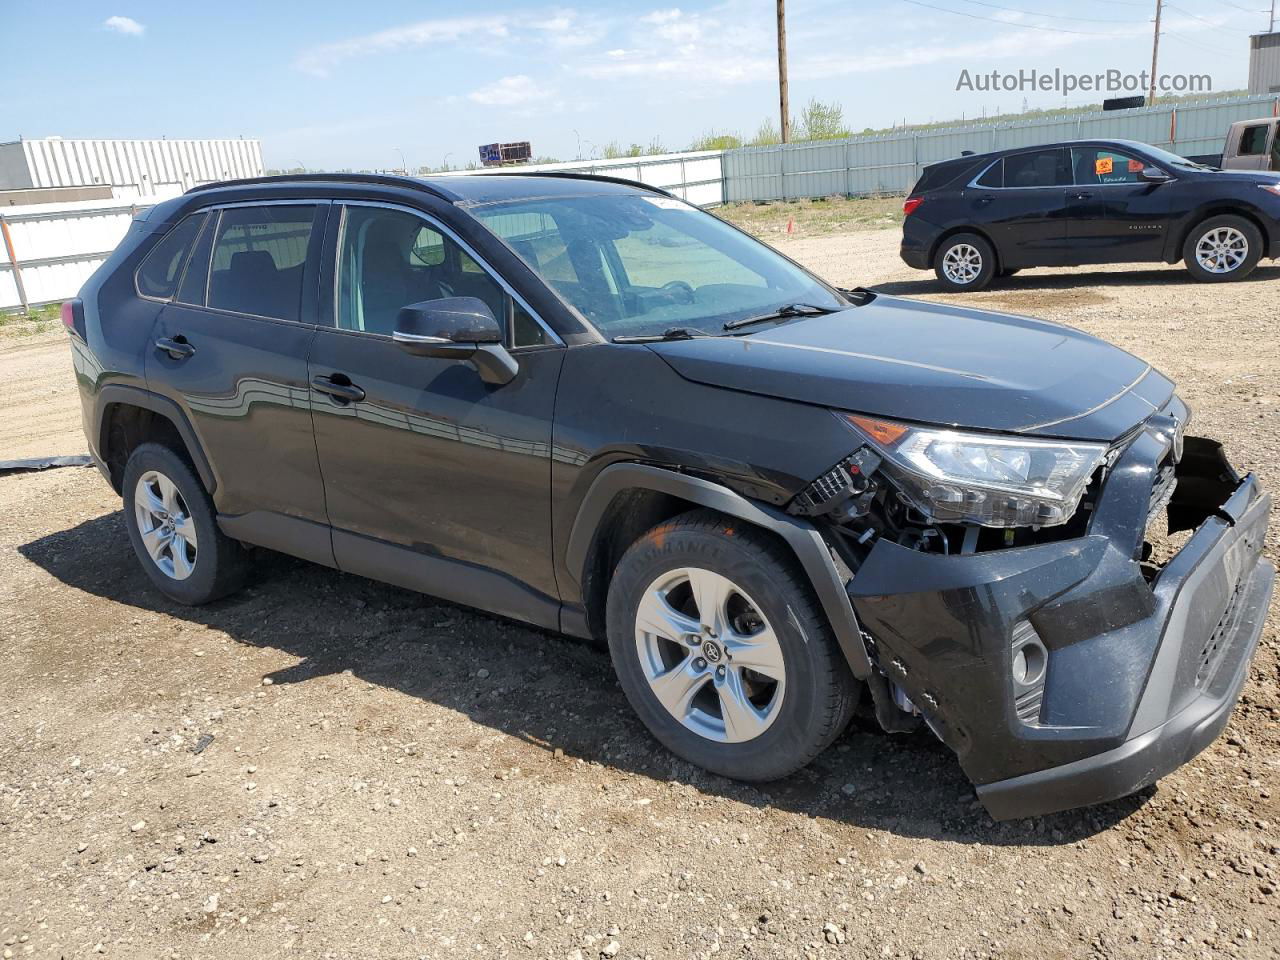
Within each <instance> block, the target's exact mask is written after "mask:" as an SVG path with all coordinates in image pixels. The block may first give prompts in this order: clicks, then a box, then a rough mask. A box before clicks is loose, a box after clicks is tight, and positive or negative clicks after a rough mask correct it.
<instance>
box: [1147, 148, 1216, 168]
mask: <svg viewBox="0 0 1280 960" xmlns="http://www.w3.org/2000/svg"><path fill="white" fill-rule="evenodd" d="M1142 150H1143V152H1144V153H1146V154H1147V155H1148V156H1150V157H1151V159H1152V160H1154V161H1155V162H1156V163H1159V164H1163V165H1164V166H1166V167H1181V168H1182V169H1184V170H1212V169H1213V167H1206V166H1205V165H1204V164H1203V163H1195V162H1193V161H1191V160H1188V159H1187V158H1186V157H1180V156H1178V155H1177V154H1176V153H1170V152H1169V151H1168V150H1161V149H1160V148H1159V147H1152V146H1149V145H1148V144H1145V143H1144V144H1143V145H1142Z"/></svg>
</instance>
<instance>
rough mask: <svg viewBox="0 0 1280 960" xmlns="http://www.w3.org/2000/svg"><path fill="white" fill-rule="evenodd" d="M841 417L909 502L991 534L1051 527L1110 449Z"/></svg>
mask: <svg viewBox="0 0 1280 960" xmlns="http://www.w3.org/2000/svg"><path fill="white" fill-rule="evenodd" d="M840 416H841V418H842V419H843V420H844V421H845V422H846V423H848V424H849V426H851V427H853V429H854V430H856V431H857V432H858V433H859V434H861V435H862V436H863V437H864V438H865V439H866V440H867V442H868V443H869V444H870V445H871V446H872V447H873V448H875V450H876V452H878V453H879V454H880V455H881V456H882V457H884V461H885V462H884V469H886V470H887V471H888V473H889V474H890V476H891V477H892V478H893V479H894V481H895V482H896V483H897V485H898V487H899V490H900V491H901V493H902V495H903V496H904V497H905V498H906V499H907V501H908V502H910V503H911V504H912V505H914V506H915V507H917V508H918V509H919V510H920V511H921V512H923V513H924V514H925V515H926V516H928V517H930V518H931V519H933V520H936V521H943V522H949V523H976V524H979V525H981V526H984V527H1032V526H1034V527H1051V526H1054V525H1055V524H1060V523H1066V522H1067V521H1068V520H1070V519H1071V516H1072V514H1074V513H1075V512H1076V507H1078V506H1079V505H1080V498H1081V497H1083V496H1084V492H1085V489H1086V488H1087V487H1088V486H1089V480H1090V478H1091V477H1092V476H1093V472H1094V471H1095V470H1097V469H1098V467H1099V466H1100V465H1101V464H1102V463H1103V462H1104V460H1105V459H1106V456H1107V448H1106V447H1105V446H1103V445H1102V444H1096V443H1063V442H1059V441H1053V440H1031V439H1024V438H1022V437H1004V436H997V435H991V434H981V433H963V432H961V431H958V430H945V429H939V428H934V427H914V426H910V425H908V424H905V423H895V422H893V421H890V420H877V419H874V418H871V417H863V416H858V415H856V414H841V415H840Z"/></svg>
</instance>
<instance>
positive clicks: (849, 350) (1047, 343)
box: [652, 296, 1173, 441]
mask: <svg viewBox="0 0 1280 960" xmlns="http://www.w3.org/2000/svg"><path fill="white" fill-rule="evenodd" d="M652 349H653V350H654V351H655V352H656V353H658V354H659V355H660V356H661V357H662V358H663V359H665V360H666V361H667V363H669V364H670V365H671V366H672V368H674V369H675V371H676V372H677V373H679V374H680V375H681V376H683V377H685V378H686V379H688V380H692V381H695V382H697V383H704V384H709V385H712V386H717V387H725V388H728V389H732V390H741V391H745V392H748V393H754V394H763V395H766V396H773V397H779V398H783V399H787V400H795V401H799V402H802V403H812V404H820V405H822V406H826V407H833V408H837V409H841V410H850V411H855V412H858V413H866V414H872V415H875V416H880V417H888V418H894V419H900V420H910V421H915V422H918V423H931V424H943V425H948V426H955V427H968V428H972V429H979V430H1001V431H1012V432H1022V433H1030V434H1036V435H1040V436H1051V437H1067V438H1071V439H1087V440H1101V441H1112V440H1116V439H1119V438H1120V437H1121V436H1123V435H1124V434H1126V433H1128V432H1129V431H1130V430H1131V429H1132V428H1133V427H1134V426H1135V425H1136V424H1138V423H1140V422H1142V421H1143V420H1145V419H1146V418H1147V417H1149V416H1150V415H1151V414H1152V412H1153V411H1155V410H1157V409H1159V408H1161V407H1162V406H1164V404H1165V403H1166V402H1167V401H1168V400H1169V398H1170V397H1171V396H1172V394H1173V384H1172V383H1171V382H1170V381H1169V380H1168V379H1167V378H1166V377H1164V376H1162V375H1161V374H1160V373H1158V372H1156V371H1155V370H1153V369H1152V367H1151V366H1150V364H1148V363H1145V362H1144V361H1142V360H1139V359H1138V358H1137V357H1134V356H1133V355H1132V354H1129V353H1126V352H1125V351H1123V350H1121V349H1119V348H1118V347H1113V346H1111V345H1110V344H1108V343H1105V342H1103V341H1102V340H1099V339H1097V338H1096V337H1090V336H1088V335H1086V334H1083V333H1080V332H1079V331H1077V330H1072V329H1070V328H1068V327H1063V326H1060V325H1058V324H1054V323H1048V322H1046V321H1042V320H1033V319H1031V318H1028V317H1017V316H1011V315H1008V314H1001V313H991V312H988V311H983V310H971V309H966V308H961V307H951V306H943V305H941V304H934V303H926V302H922V301H915V300H902V299H898V298H895V297H886V296H876V297H875V298H874V299H873V300H871V301H870V302H869V303H867V304H865V305H863V306H860V307H852V308H850V309H848V310H842V311H840V312H839V313H833V314H828V315H826V316H818V317H807V318H804V319H797V320H793V321H790V322H787V323H783V324H780V325H777V326H773V327H763V328H762V329H761V330H760V331H759V332H756V333H752V334H750V335H747V336H738V337H702V338H698V339H694V340H675V341H669V342H665V343H657V344H653V345H652Z"/></svg>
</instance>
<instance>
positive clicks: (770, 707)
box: [607, 511, 861, 782]
mask: <svg viewBox="0 0 1280 960" xmlns="http://www.w3.org/2000/svg"><path fill="white" fill-rule="evenodd" d="M695 581H696V584H697V586H696V589H697V590H698V591H699V593H698V595H699V596H702V597H704V598H710V602H704V603H703V604H701V605H700V604H698V603H697V602H696V600H695V599H694V597H695V594H694V590H695ZM664 597H665V599H663V600H662V602H661V603H659V602H658V601H659V598H664ZM691 604H692V605H691ZM702 607H705V608H707V614H706V615H705V616H698V614H699V613H700V612H701V608H702ZM712 611H714V613H713V612H712ZM672 613H674V616H671V614H672ZM704 622H705V623H706V626H707V627H709V628H710V629H702V627H703V623H704ZM641 623H645V624H658V623H661V626H660V627H659V629H658V630H644V629H642V628H641V626H640V624H641ZM607 624H608V634H609V653H610V655H611V657H612V659H613V665H614V670H615V671H616V673H617V675H618V679H619V681H620V683H621V685H622V689H623V691H624V692H625V694H626V696H627V700H628V701H630V703H631V706H632V708H633V709H634V710H635V712H636V713H637V714H638V715H639V717H640V719H641V720H642V721H643V722H644V724H645V726H646V727H648V728H649V731H650V732H651V733H652V734H653V735H654V737H655V738H657V740H658V741H659V742H660V743H662V744H663V745H664V746H665V747H666V748H667V749H668V750H670V751H671V752H672V753H674V754H676V755H677V756H679V757H683V758H684V759H685V760H688V761H689V762H690V763H694V764H696V765H698V766H700V767H702V768H704V769H706V770H709V771H711V772H712V773H717V774H720V775H722V776H725V777H730V778H732V779H735V780H746V781H753V782H759V781H766V780H776V779H778V778H779V777H785V776H787V775H788V774H791V773H794V772H795V771H796V770H799V769H800V768H801V767H803V766H805V765H806V764H807V763H809V762H810V761H811V760H813V758H814V757H816V756H817V755H818V754H819V753H821V752H822V751H823V750H825V749H826V748H827V747H828V746H829V745H830V744H831V742H832V741H833V740H835V738H836V737H837V736H839V735H840V733H841V732H842V731H843V730H844V728H845V726H846V725H847V724H848V722H849V718H850V717H851V716H852V714H853V709H854V707H855V706H856V705H857V699H858V694H859V692H860V690H861V688H860V686H859V684H858V683H857V681H856V680H855V679H854V677H853V675H852V673H850V671H849V666H848V664H847V662H846V661H845V659H844V656H843V655H842V654H841V652H840V649H839V646H838V645H837V643H836V640H835V637H834V636H833V634H832V632H831V627H830V624H829V623H828V622H827V619H826V617H825V616H824V615H823V613H822V611H821V609H820V607H819V606H818V602H817V600H816V598H815V597H814V596H813V593H812V591H811V589H810V588H809V586H808V584H807V583H806V582H805V581H804V579H803V577H802V575H801V574H800V573H799V572H798V570H797V567H796V564H795V562H794V560H793V559H792V558H791V556H790V555H789V553H787V552H786V551H785V550H784V549H783V548H782V547H780V546H778V545H777V544H775V543H774V542H773V541H772V540H771V539H770V538H769V537H768V536H767V535H765V534H764V533H763V532H760V531H757V530H755V529H754V528H752V527H749V526H745V525H743V524H742V523H740V522H738V521H734V520H730V519H726V518H725V517H723V516H721V515H720V514H717V513H714V512H711V511H696V512H693V513H688V514H684V515H683V516H680V517H677V518H675V519H674V520H670V521H668V522H666V523H663V524H661V525H659V526H657V527H655V528H653V529H652V530H650V531H649V532H648V533H646V534H645V535H644V536H643V537H641V538H640V539H639V540H638V541H636V543H634V544H633V545H632V546H631V548H630V549H628V550H627V552H626V554H624V556H623V558H622V560H621V562H620V563H619V564H618V567H617V570H616V571H615V572H614V576H613V580H612V581H611V583H610V584H609V596H608V610H607ZM685 629H687V631H688V632H687V633H686V634H685V635H683V636H681V631H682V630H685ZM695 631H696V632H695ZM663 633H666V634H669V636H666V637H662V636H661V634H663ZM735 658H736V660H737V663H735V662H734V660H735ZM748 661H749V662H751V663H752V664H754V665H756V666H758V667H759V670H758V671H757V670H752V669H750V668H748V667H746V666H745V664H746V662H748ZM700 663H701V664H703V667H701V668H700V667H699V664H700ZM699 677H701V679H699ZM659 690H661V691H663V692H664V695H665V700H666V702H667V703H671V704H673V708H671V709H669V708H668V707H667V706H666V705H664V700H663V699H660V697H659V693H658V691H659ZM748 708H749V709H748Z"/></svg>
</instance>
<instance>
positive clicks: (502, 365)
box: [391, 297, 520, 386]
mask: <svg viewBox="0 0 1280 960" xmlns="http://www.w3.org/2000/svg"><path fill="white" fill-rule="evenodd" d="M391 339H392V340H394V341H395V343H396V345H397V346H398V347H400V349H401V350H403V351H404V352H405V353H410V354H413V355H414V356H415V357H438V358H440V359H442V360H466V361H469V362H470V363H471V365H472V366H473V367H475V368H476V370H477V371H478V372H479V374H480V379H482V380H483V381H484V382H485V383H492V384H496V385H498V386H501V385H502V384H504V383H510V382H511V381H512V380H514V379H515V376H516V374H517V373H518V372H519V370H520V367H519V365H518V364H517V363H516V361H515V358H514V357H513V356H511V354H510V353H508V352H507V348H506V347H504V346H503V345H502V327H501V325H500V324H499V323H498V321H497V319H496V318H495V317H494V315H493V311H492V310H490V309H489V305H488V304H487V303H485V302H484V301H483V300H479V299H477V298H475V297H446V298H444V299H441V300H423V301H422V302H421V303H411V304H409V305H408V306H406V307H401V308H400V313H399V314H398V315H397V316H396V329H395V332H394V333H392V334H391Z"/></svg>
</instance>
